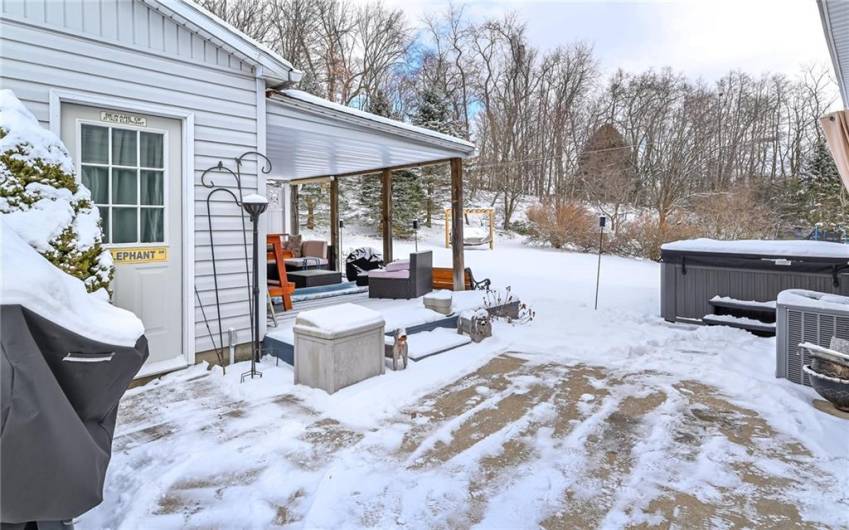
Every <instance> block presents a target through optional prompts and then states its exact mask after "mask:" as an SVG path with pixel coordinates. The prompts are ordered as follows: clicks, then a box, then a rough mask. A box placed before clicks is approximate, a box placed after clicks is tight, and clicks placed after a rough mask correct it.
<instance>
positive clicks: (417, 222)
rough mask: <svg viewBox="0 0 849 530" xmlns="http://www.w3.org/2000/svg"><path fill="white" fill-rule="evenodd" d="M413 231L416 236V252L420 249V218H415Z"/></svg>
mask: <svg viewBox="0 0 849 530" xmlns="http://www.w3.org/2000/svg"><path fill="white" fill-rule="evenodd" d="M413 232H414V233H415V238H416V252H418V251H419V220H418V219H413Z"/></svg>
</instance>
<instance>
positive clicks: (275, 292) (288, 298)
mask: <svg viewBox="0 0 849 530" xmlns="http://www.w3.org/2000/svg"><path fill="white" fill-rule="evenodd" d="M281 236H282V234H268V236H267V237H266V239H265V242H266V254H265V257H266V262H267V263H268V264H272V263H273V264H274V268H275V269H276V270H277V279H274V278H268V296H279V297H280V298H282V299H283V311H291V310H292V293H294V292H295V284H294V283H292V282H290V281H289V278H288V277H287V276H286V261H285V260H286V259H288V258H291V257H292V252H291V251H289V250H285V249H284V248H283V238H282V237H281Z"/></svg>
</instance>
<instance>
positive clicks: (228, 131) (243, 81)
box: [0, 0, 265, 351]
mask: <svg viewBox="0 0 849 530" xmlns="http://www.w3.org/2000/svg"><path fill="white" fill-rule="evenodd" d="M84 4H85V5H83V3H82V2H79V1H70V0H68V1H64V2H60V1H54V0H50V1H49V2H47V3H45V2H44V1H43V0H38V1H27V2H22V1H20V0H2V13H3V16H2V17H0V84H2V86H3V88H10V89H12V90H13V91H14V92H15V93H16V95H17V96H18V97H19V98H20V99H21V100H22V101H23V103H24V104H25V105H26V106H27V107H28V108H29V109H30V110H31V111H32V112H33V113H34V114H35V115H36V117H37V118H38V119H39V121H40V122H41V123H42V125H44V126H45V127H48V126H49V120H50V91H51V90H59V91H70V92H74V93H79V94H87V95H91V96H99V97H117V98H121V99H123V100H127V101H129V102H131V103H133V102H138V104H139V105H140V106H142V105H144V104H151V105H163V106H169V107H173V108H177V109H180V110H181V111H185V112H191V113H193V114H194V122H195V128H194V137H195V143H194V169H195V174H194V182H195V198H194V199H195V204H194V211H195V226H194V230H195V264H194V269H195V274H196V276H195V284H196V286H197V288H198V291H199V292H200V296H201V300H202V301H203V304H204V307H205V309H206V314H207V317H209V318H210V319H212V320H213V321H212V322H211V327H212V328H213V331H214V332H217V326H216V324H215V322H214V320H215V318H216V315H215V309H214V301H215V297H214V292H213V290H212V288H213V281H212V263H211V261H210V255H211V253H210V248H209V232H208V230H207V219H206V203H205V199H206V196H207V193H208V190H207V189H206V188H204V187H202V186H201V185H200V177H201V173H202V172H203V170H204V169H206V168H208V167H210V166H213V165H215V164H217V163H218V161H219V160H223V161H224V163H225V164H226V165H228V167H231V168H232V166H233V163H232V161H233V159H234V158H235V157H237V156H239V155H240V154H242V153H244V152H245V151H260V152H264V151H265V145H258V144H259V142H262V141H263V140H262V138H264V131H263V132H262V134H260V132H259V131H258V130H257V112H258V109H257V79H256V78H255V75H254V73H253V69H252V67H248V66H247V65H243V64H240V63H239V62H238V61H237V60H236V61H235V63H234V60H235V58H234V57H233V56H231V55H230V54H228V53H226V52H225V51H224V50H219V49H217V48H216V47H215V46H214V45H213V44H212V43H210V42H209V41H206V40H204V39H201V38H200V37H198V36H196V35H194V34H192V33H191V32H189V31H188V30H186V29H185V28H183V27H181V26H177V25H176V24H174V22H173V21H171V20H170V19H163V17H162V15H160V14H159V13H157V12H155V11H152V10H151V9H149V8H148V7H147V6H146V5H144V4H142V3H140V2H130V1H128V0H117V1H115V0H102V1H100V2H85V3H84ZM45 5H47V7H48V9H47V12H45V11H44V9H43V7H44V6H45ZM39 6H41V8H40V7H39ZM89 17H91V20H90V21H89V22H85V21H86V20H89ZM66 30H68V31H66ZM260 111H261V112H264V109H260ZM242 172H243V181H242V185H243V187H244V189H245V193H246V194H247V193H254V192H255V190H256V187H257V171H256V164H255V162H254V161H253V160H247V161H246V163H245V164H244V165H243V167H242ZM212 180H213V181H214V182H215V183H216V184H218V185H226V186H228V187H231V188H233V189H234V190H235V183H234V182H232V177H230V176H229V175H226V174H218V175H213V176H212ZM212 211H213V214H214V216H215V218H214V219H213V229H214V230H215V238H216V245H217V246H216V257H217V260H218V275H219V288H220V289H221V291H220V299H221V313H222V315H221V316H222V327H223V329H224V330H225V331H226V329H227V328H230V327H232V328H235V329H236V330H237V331H238V333H239V340H240V342H246V341H249V340H250V322H249V317H248V311H249V309H248V302H247V300H248V291H247V285H246V281H245V274H244V269H245V266H244V261H243V259H244V249H243V247H242V235H241V229H242V227H241V221H240V217H239V209H238V208H237V207H236V206H235V205H232V204H227V203H226V201H225V198H224V195H223V194H218V195H217V198H216V201H215V202H214V203H213V210H212ZM247 228H248V230H250V226H248V227H247ZM249 241H250V238H249ZM186 302H188V303H190V304H192V306H196V303H197V302H196V299H195V298H194V296H193V297H192V299H191V300H187V301H186ZM217 340H218V338H217V334H216V341H217ZM195 345H196V351H206V350H209V349H211V347H212V346H211V343H210V340H209V338H208V333H207V331H206V327H205V326H204V324H203V320H202V316H201V311H200V309H199V308H197V307H195Z"/></svg>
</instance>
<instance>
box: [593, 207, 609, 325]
mask: <svg viewBox="0 0 849 530" xmlns="http://www.w3.org/2000/svg"><path fill="white" fill-rule="evenodd" d="M606 224H607V217H605V216H603V215H601V216H599V218H598V228H599V230H598V268H597V269H596V272H595V309H596V310H598V285H599V282H600V281H601V246H602V245H603V244H604V225H606Z"/></svg>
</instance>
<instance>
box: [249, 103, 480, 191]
mask: <svg viewBox="0 0 849 530" xmlns="http://www.w3.org/2000/svg"><path fill="white" fill-rule="evenodd" d="M266 126H267V143H268V152H267V154H268V157H269V158H270V159H271V163H272V167H273V168H274V169H273V173H272V174H271V175H269V179H271V180H282V181H291V180H298V179H304V178H310V177H323V176H337V177H338V176H345V175H352V174H364V173H370V172H378V171H381V170H383V169H387V168H397V167H404V166H417V165H426V164H428V163H431V162H448V160H450V159H452V158H466V157H468V156H470V155H471V154H472V153H473V151H474V148H475V146H474V144H472V143H470V142H467V141H466V140H462V139H460V138H455V137H453V136H448V135H445V134H440V133H438V132H435V131H431V130H428V129H424V128H422V127H416V126H413V125H410V124H408V123H404V122H400V121H396V120H391V119H389V118H384V117H382V116H377V115H374V114H369V113H367V112H363V111H359V110H356V109H352V108H349V107H345V106H343V105H339V104H336V103H332V102H330V101H327V100H325V99H322V98H319V97H316V96H313V95H310V94H307V93H306V92H302V91H300V90H291V89H290V90H283V91H280V92H274V93H272V95H271V96H270V97H269V99H268V103H267V124H266Z"/></svg>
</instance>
